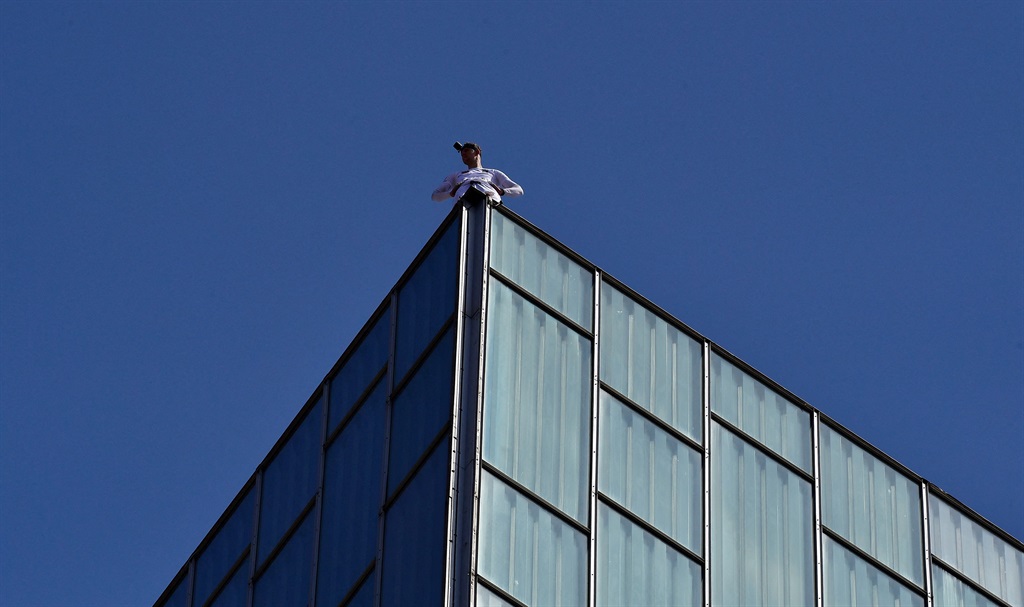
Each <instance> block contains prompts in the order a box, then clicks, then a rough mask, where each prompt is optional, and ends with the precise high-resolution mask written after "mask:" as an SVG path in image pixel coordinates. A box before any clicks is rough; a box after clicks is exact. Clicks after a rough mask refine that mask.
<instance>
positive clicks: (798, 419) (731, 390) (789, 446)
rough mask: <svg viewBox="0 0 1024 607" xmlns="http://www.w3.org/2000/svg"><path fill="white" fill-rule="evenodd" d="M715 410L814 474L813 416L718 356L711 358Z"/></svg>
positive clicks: (765, 444)
mask: <svg viewBox="0 0 1024 607" xmlns="http://www.w3.org/2000/svg"><path fill="white" fill-rule="evenodd" d="M711 410H712V411H714V412H715V413H717V414H719V415H721V416H722V417H723V418H725V419H726V420H727V421H729V422H730V423H731V424H733V425H734V426H736V427H737V428H739V429H740V430H743V431H744V432H746V433H747V434H749V435H750V436H752V437H754V438H756V439H757V440H758V441H760V442H761V444H763V445H764V446H766V447H768V448H769V449H771V450H772V451H774V452H776V453H778V454H779V455H781V456H782V457H784V458H786V459H787V460H789V461H790V462H792V463H793V464H794V465H796V466H798V467H800V468H802V469H803V470H805V471H807V472H810V470H811V434H810V432H811V415H810V413H808V412H807V411H804V410H803V409H801V408H800V407H797V406H796V405H794V404H793V403H791V402H789V401H788V400H786V399H784V398H782V397H781V396H779V395H778V394H776V393H775V392H774V391H772V390H771V389H769V388H768V387H767V386H765V385H764V384H762V383H761V382H759V381H757V380H756V379H754V378H753V377H751V376H749V375H747V374H746V373H744V372H743V371H740V370H739V369H738V368H736V367H734V366H733V365H731V364H730V363H728V362H727V361H725V360H723V359H722V358H721V357H720V356H714V355H712V357H711Z"/></svg>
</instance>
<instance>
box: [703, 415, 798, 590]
mask: <svg viewBox="0 0 1024 607" xmlns="http://www.w3.org/2000/svg"><path fill="white" fill-rule="evenodd" d="M711 432H712V434H711V585H712V590H711V599H712V604H713V605H721V606H723V607H725V606H733V605H743V606H747V607H757V606H760V605H811V604H812V603H813V602H814V569H813V555H814V549H813V524H814V515H813V512H812V508H811V485H810V483H808V482H807V481H806V480H804V479H802V478H800V477H799V476H797V475H796V474H794V473H793V472H791V471H790V470H788V469H787V468H786V467H785V466H783V465H782V464H779V463H777V462H776V461H775V460H773V459H772V458H770V457H768V456H767V455H765V454H764V453H762V452H761V451H760V450H759V449H757V448H756V447H754V446H753V445H751V444H749V443H747V442H746V441H745V440H743V439H741V438H740V437H739V436H737V435H735V434H733V433H732V432H729V431H728V430H726V429H724V428H723V427H722V426H721V425H719V424H718V423H714V424H712V430H711Z"/></svg>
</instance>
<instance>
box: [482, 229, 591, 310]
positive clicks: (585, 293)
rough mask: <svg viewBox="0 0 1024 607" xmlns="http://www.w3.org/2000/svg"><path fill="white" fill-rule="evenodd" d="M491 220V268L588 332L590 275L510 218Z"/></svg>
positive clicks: (587, 271)
mask: <svg viewBox="0 0 1024 607" xmlns="http://www.w3.org/2000/svg"><path fill="white" fill-rule="evenodd" d="M491 218H492V219H491V267H492V268H494V269H495V270H497V271H498V272H501V273H502V274H503V275H504V276H506V277H508V278H509V279H511V280H512V281H513V282H515V283H516V284H517V285H519V286H521V287H523V288H524V289H526V290H527V291H528V292H529V293H530V294H532V295H534V296H536V297H537V298H538V299H540V300H541V301H543V302H544V303H546V304H548V305H549V306H551V307H552V308H554V309H556V310H558V311H559V312H561V313H562V314H565V315H566V316H567V317H568V318H570V319H571V320H573V321H575V322H576V323H578V324H579V325H581V326H582V327H584V328H585V329H588V330H591V329H592V326H591V319H592V317H593V313H594V312H593V310H594V275H593V274H592V273H591V272H590V271H589V270H587V269H585V268H584V267H582V266H580V265H579V264H577V263H576V262H575V261H572V260H571V259H569V258H568V257H567V256H565V255H563V254H562V253H560V252H559V251H558V250H557V249H555V248H553V247H551V246H549V245H547V244H545V243H544V241H542V240H541V239H539V238H537V237H536V236H534V235H533V234H531V233H530V232H529V231H527V230H526V228H523V227H522V226H519V225H517V224H516V223H515V222H514V221H512V220H511V219H508V218H506V217H504V216H502V215H501V214H500V213H492V214H491Z"/></svg>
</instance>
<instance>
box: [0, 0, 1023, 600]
mask: <svg viewBox="0 0 1024 607" xmlns="http://www.w3.org/2000/svg"><path fill="white" fill-rule="evenodd" d="M455 139H461V140H467V139H468V140H472V141H477V142H479V143H480V144H481V146H482V147H483V150H484V154H483V157H484V162H485V165H487V166H494V167H497V168H501V169H503V170H505V172H507V173H508V174H509V175H510V176H511V177H512V178H513V179H515V180H516V181H518V182H519V183H521V184H522V185H523V186H524V188H525V190H526V195H525V196H523V197H522V198H519V199H517V200H515V201H512V202H511V206H512V208H514V209H515V210H516V211H517V212H519V213H521V214H522V215H523V216H525V217H526V218H527V219H529V220H530V221H532V222H534V223H535V224H537V225H538V226H540V227H541V228H543V229H545V230H546V231H548V232H549V233H550V234H552V235H553V236H555V237H556V238H558V239H560V240H562V241H563V242H565V243H566V244H568V245H569V246H571V247H573V248H574V249H575V250H577V251H578V252H580V253H581V254H583V255H584V256H586V257H587V258H589V259H590V260H591V261H593V262H594V263H596V264H597V265H599V266H601V267H602V268H604V269H605V270H606V271H608V272H609V273H610V274H612V275H614V276H615V277H616V278H618V279H620V280H622V281H623V282H625V283H626V284H628V285H630V286H631V287H633V288H634V289H636V290H637V291H639V292H640V293H641V294H643V295H645V296H647V297H648V298H650V299H651V300H653V301H655V302H657V303H658V304H660V305H661V306H662V307H664V308H665V309H666V310H668V311H670V312H671V313H673V314H675V315H676V316H677V317H678V318H680V319H681V320H683V321H684V322H686V323H688V324H689V325H690V326H692V327H693V328H695V329H697V330H698V331H700V332H702V333H703V334H704V335H706V336H707V337H708V338H710V339H712V340H713V341H715V342H717V343H719V344H721V345H723V346H724V347H726V348H727V349H729V350H730V351H732V352H733V353H735V354H737V355H738V356H739V357H740V358H742V359H744V360H745V361H747V362H749V363H750V364H752V365H753V366H754V367H756V368H758V369H760V370H761V371H763V372H764V373H766V374H767V375H768V376H769V377H771V378H773V379H775V380H776V381H778V382H779V383H781V384H782V385H783V386H786V387H787V388H789V389H790V390H792V391H793V392H794V393H796V394H798V395H799V396H801V397H802V398H803V399H805V400H807V401H808V402H810V403H811V404H813V405H814V406H816V407H817V408H819V409H820V410H822V411H824V412H825V413H827V414H828V415H830V416H832V417H833V418H835V419H837V420H839V421H840V422H842V423H844V424H845V425H846V426H847V427H849V428H850V429H852V430H853V431H855V432H857V433H858V434H859V435H860V436H862V437H863V438H865V439H866V440H868V441H869V442H871V443H872V444H874V445H876V446H877V447H879V448H881V449H882V450H883V451H885V452H887V453H888V454H890V455H892V456H893V457H894V458H896V459H897V460H898V461H900V462H902V463H903V464H905V465H906V466H908V467H909V468H911V469H912V470H914V471H915V472H917V473H918V474H920V475H922V476H924V477H925V478H927V479H929V480H931V481H932V482H934V483H936V484H937V485H939V486H940V487H942V488H943V489H945V490H947V491H949V492H950V493H952V494H953V495H955V496H957V497H959V498H960V499H961V500H962V501H964V502H965V503H967V504H968V505H970V506H971V507H973V508H974V509H975V510H977V511H978V512H979V513H981V514H982V515H984V516H986V517H988V518H989V519H991V520H992V521H994V522H995V523H997V524H999V525H1000V526H1002V527H1003V528H1004V529H1006V530H1008V531H1010V532H1011V533H1013V534H1014V535H1015V536H1017V537H1018V538H1021V537H1024V448H1022V447H1021V436H1022V435H1024V4H1021V3H1020V2H960V3H939V2H902V3H900V2H896V3H882V2H863V3H851V2H839V3H825V2H786V3H779V2H775V3H773V2H730V3H703V2H686V3H667V2H661V3H638V4H629V5H627V4H625V3H610V2H603V3H602V2H598V3H554V4H547V3H541V2H534V3H517V4H498V3H493V4H492V3H482V2H476V3H457V4H453V3H445V2H423V3H411V2H410V3H370V2H347V3H310V2H305V3H299V2H289V3H277V2H260V3H241V2H178V3H168V2H131V3H129V2H114V3H96V2H69V3H52V2H31V3H29V2H11V1H9V0H3V1H2V2H0V204H2V209H0V210H2V215H0V235H2V239H0V280H2V283H0V331H2V332H0V399H2V403H0V473H2V476H0V603H2V604H3V605H11V606H20V605H44V606H64V605H68V606H81V605H86V606H88V605H115V606H119V605H146V604H149V603H151V602H152V601H153V600H155V599H156V597H157V596H158V595H159V594H160V592H161V591H162V590H163V588H164V587H165V585H166V584H167V583H168V582H169V581H170V579H171V577H172V576H173V575H174V574H175V572H176V571H177V570H178V568H179V567H180V566H181V565H182V564H183V563H184V562H185V560H186V558H187V557H188V556H189V554H190V553H191V551H192V550H193V549H194V548H195V546H196V545H197V544H198V542H199V541H200V540H201V539H202V537H203V535H204V534H205V533H206V532H207V531H208V529H209V528H210V526H211V525H212V524H213V523H214V522H215V520H216V519H217V517H218V516H219V515H220V513H221V512H222V511H223V509H224V507H225V506H226V505H227V504H228V502H229V501H230V500H231V498H232V497H233V496H234V494H235V493H236V492H237V490H238V489H239V488H240V487H241V485H242V484H243V483H244V482H245V480H246V479H247V478H248V477H249V476H250V474H251V473H252V472H253V470H254V469H255V467H256V466H257V465H258V464H259V462H260V460H261V459H262V458H263V456H264V455H265V454H266V452H267V451H268V450H269V449H270V447H271V446H272V445H273V444H274V442H275V440H276V439H277V438H278V436H279V435H280V434H281V432H282V431H283V430H284V428H285V426H286V425H287V424H288V422H289V421H290V420H291V418H292V417H293V416H294V415H295V413H296V412H297V410H298V408H299V407H300V406H301V405H302V404H303V402H304V401H305V400H306V398H307V397H308V396H309V395H310V393H311V392H312V391H313V389H314V388H315V387H316V385H317V384H318V382H319V381H320V380H321V379H322V378H323V376H324V374H325V373H326V372H327V371H328V370H329V368H330V367H331V365H332V364H333V363H334V361H335V360H336V359H337V357H338V356H339V355H340V354H341V353H342V351H343V350H344V348H345V346H346V345H347V344H348V342H349V341H350V340H351V338H352V337H353V336H354V334H355V333H356V332H357V331H358V330H359V328H360V326H361V325H362V323H363V322H364V321H365V320H366V318H367V317H368V316H369V314H370V313H371V312H372V311H373V309H374V308H375V307H376V305H377V304H378V303H379V302H380V301H381V299H382V298H383V297H384V296H385V294H386V293H387V291H388V290H389V289H390V287H391V286H392V285H393V284H394V282H395V281H396V280H397V279H398V277H399V276H400V274H401V272H402V271H403V270H404V268H405V267H406V266H407V265H408V263H409V262H410V261H411V260H412V258H413V257H414V256H415V254H416V253H417V251H418V250H419V249H420V247H421V246H422V245H423V244H424V242H425V241H426V239H427V238H428V237H429V235H430V234H431V233H432V231H433V230H434V228H435V227H436V226H437V225H438V223H439V222H440V221H441V219H442V218H443V217H444V216H445V214H446V213H447V212H448V210H449V208H450V205H449V204H436V203H433V202H431V200H430V198H429V195H430V192H431V190H432V189H433V188H434V187H435V186H436V185H437V184H438V183H439V182H440V180H441V178H442V177H443V176H444V175H445V174H447V173H448V172H450V171H453V170H456V169H457V168H458V167H459V163H458V157H457V155H456V154H455V152H454V151H453V150H452V148H451V143H452V141H453V140H455Z"/></svg>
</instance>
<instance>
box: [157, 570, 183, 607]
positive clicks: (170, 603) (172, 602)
mask: <svg viewBox="0 0 1024 607" xmlns="http://www.w3.org/2000/svg"><path fill="white" fill-rule="evenodd" d="M156 607H188V575H186V576H185V577H183V578H181V580H180V581H179V582H178V586H177V588H175V589H174V592H172V593H171V594H170V596H168V597H167V600H166V601H164V602H163V603H157V604H156Z"/></svg>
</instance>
